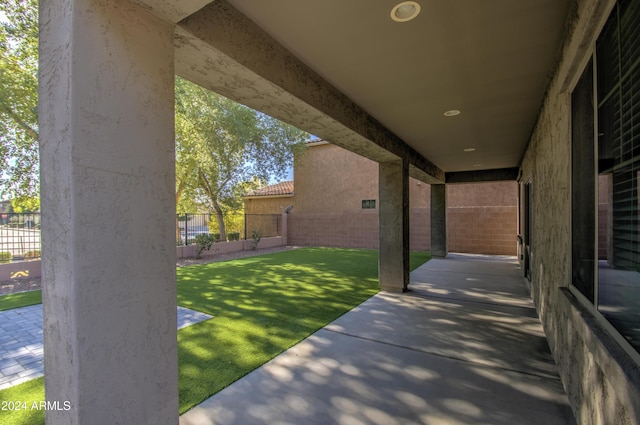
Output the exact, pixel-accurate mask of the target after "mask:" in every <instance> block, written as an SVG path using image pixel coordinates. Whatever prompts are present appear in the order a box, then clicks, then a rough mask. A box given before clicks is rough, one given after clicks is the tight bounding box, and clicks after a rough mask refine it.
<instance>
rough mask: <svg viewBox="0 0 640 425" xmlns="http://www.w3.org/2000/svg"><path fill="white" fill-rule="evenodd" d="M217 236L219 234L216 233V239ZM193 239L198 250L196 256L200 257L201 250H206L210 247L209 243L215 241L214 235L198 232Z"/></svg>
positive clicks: (211, 243)
mask: <svg viewBox="0 0 640 425" xmlns="http://www.w3.org/2000/svg"><path fill="white" fill-rule="evenodd" d="M219 238H220V235H218V239H219ZM194 240H195V242H196V245H197V246H198V251H197V252H196V258H202V257H201V256H200V254H202V251H204V250H205V249H206V250H207V251H208V250H210V249H211V245H213V243H214V241H215V237H214V235H208V234H206V233H200V234H199V235H196V237H195V239H194Z"/></svg>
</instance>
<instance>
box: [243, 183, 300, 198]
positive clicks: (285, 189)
mask: <svg viewBox="0 0 640 425" xmlns="http://www.w3.org/2000/svg"><path fill="white" fill-rule="evenodd" d="M278 195H293V181H286V182H280V183H276V184H272V185H269V186H265V187H263V188H261V189H256V190H252V191H251V192H249V193H247V194H246V195H245V197H249V196H278Z"/></svg>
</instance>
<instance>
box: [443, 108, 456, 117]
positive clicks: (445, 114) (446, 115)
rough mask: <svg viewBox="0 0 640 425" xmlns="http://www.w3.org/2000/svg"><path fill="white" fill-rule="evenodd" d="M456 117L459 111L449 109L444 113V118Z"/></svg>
mask: <svg viewBox="0 0 640 425" xmlns="http://www.w3.org/2000/svg"><path fill="white" fill-rule="evenodd" d="M456 115H460V111H459V110H457V109H451V110H450V111H447V112H445V113H444V116H445V117H455V116H456Z"/></svg>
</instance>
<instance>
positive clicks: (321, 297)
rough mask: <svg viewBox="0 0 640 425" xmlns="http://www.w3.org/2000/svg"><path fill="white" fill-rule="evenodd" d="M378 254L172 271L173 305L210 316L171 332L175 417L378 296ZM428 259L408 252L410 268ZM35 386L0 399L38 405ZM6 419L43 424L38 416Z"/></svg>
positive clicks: (266, 259)
mask: <svg viewBox="0 0 640 425" xmlns="http://www.w3.org/2000/svg"><path fill="white" fill-rule="evenodd" d="M377 255H378V254H377V251H374V250H361V249H338V248H303V249H297V250H291V251H283V252H278V253H272V254H265V255H260V256H256V257H248V258H244V259H238V260H232V261H226V262H218V263H208V264H199V265H193V266H188V267H181V268H179V269H178V270H177V281H178V305H180V306H183V307H187V308H191V309H194V310H198V311H202V312H204V313H208V314H211V315H213V316H214V317H213V319H210V320H207V321H204V322H200V323H198V324H195V325H192V326H189V327H186V328H184V329H182V330H180V331H179V332H178V364H179V366H178V367H179V371H178V376H179V403H180V413H184V412H186V411H187V410H189V409H190V408H192V407H193V406H195V405H197V404H199V403H201V402H202V401H204V400H205V399H206V398H208V397H209V396H211V395H212V394H215V393H216V392H218V391H220V390H221V389H223V388H225V387H226V386H228V385H229V384H231V383H232V382H234V381H235V380H237V379H239V378H241V377H242V376H244V375H246V374H247V373H249V372H251V371H252V370H253V369H255V368H257V367H259V366H260V365H262V364H264V363H265V362H267V361H268V360H270V359H271V358H273V357H275V356H276V355H278V354H279V353H281V352H282V351H284V350H286V349H287V348H289V347H291V346H293V345H295V344H296V343H297V342H299V341H301V340H302V339H304V338H306V337H307V336H309V335H310V334H311V333H313V332H314V331H316V330H317V329H320V328H322V327H323V326H324V325H326V324H328V323H329V322H331V321H333V320H335V319H336V318H338V317H339V316H341V315H342V314H344V313H346V312H347V311H349V310H351V309H352V308H354V307H355V306H357V305H358V304H360V303H362V302H363V301H365V300H367V299H368V298H370V297H371V296H372V295H374V294H375V293H376V292H378V278H377V275H378V257H377ZM429 258H430V256H429V254H428V253H424V252H416V253H412V254H411V269H412V270H413V269H414V268H415V267H417V266H419V265H420V264H422V263H424V262H425V261H427V260H429ZM3 298H4V297H0V309H2V306H3V302H4V300H3ZM14 304H15V302H14ZM32 304H33V303H32ZM32 382H33V384H31V383H32ZM37 382H40V383H39V384H37ZM42 382H43V379H42V378H40V379H37V380H34V381H29V382H27V383H25V384H22V385H18V386H15V387H12V388H9V389H7V390H3V391H0V401H4V400H16V398H15V397H21V398H19V399H18V400H25V401H27V402H28V403H31V401H33V400H42V399H43V393H44V391H43V389H42V386H43V385H42ZM26 384H31V385H29V386H27V385H26ZM23 387H24V388H28V391H27V392H25V391H24V389H23ZM2 413H3V414H4V413H7V412H2ZM6 419H8V420H9V422H8V423H13V424H36V423H37V424H41V423H43V421H44V420H43V419H40V416H29V417H28V418H26V419H20V418H17V417H15V418H11V419H10V418H9V417H7V418H6ZM24 420H27V422H25V421H24Z"/></svg>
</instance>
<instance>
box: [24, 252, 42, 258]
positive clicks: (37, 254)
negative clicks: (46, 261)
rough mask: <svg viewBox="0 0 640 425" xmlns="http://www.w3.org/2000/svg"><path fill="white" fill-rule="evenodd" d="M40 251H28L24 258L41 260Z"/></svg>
mask: <svg viewBox="0 0 640 425" xmlns="http://www.w3.org/2000/svg"><path fill="white" fill-rule="evenodd" d="M40 257H41V255H40V251H38V250H34V251H28V252H27V253H26V254H24V258H25V259H30V258H40Z"/></svg>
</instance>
